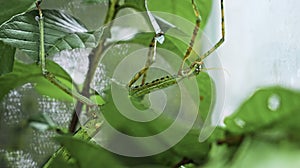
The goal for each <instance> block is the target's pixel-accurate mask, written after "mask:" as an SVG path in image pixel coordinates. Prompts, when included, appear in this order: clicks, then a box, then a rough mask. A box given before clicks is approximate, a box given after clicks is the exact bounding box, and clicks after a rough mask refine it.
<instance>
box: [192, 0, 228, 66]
mask: <svg viewBox="0 0 300 168" xmlns="http://www.w3.org/2000/svg"><path fill="white" fill-rule="evenodd" d="M221 31H222V37H221V39H220V40H219V41H218V42H217V43H216V44H215V45H214V46H213V47H212V48H211V49H210V50H208V51H207V52H206V53H204V54H203V55H202V56H200V58H198V59H197V60H196V61H197V62H199V61H202V60H203V59H205V58H206V57H208V56H209V55H210V54H211V53H212V52H214V51H215V50H216V49H217V48H219V47H220V45H221V44H222V43H223V42H224V41H225V19H224V7H223V0H221Z"/></svg>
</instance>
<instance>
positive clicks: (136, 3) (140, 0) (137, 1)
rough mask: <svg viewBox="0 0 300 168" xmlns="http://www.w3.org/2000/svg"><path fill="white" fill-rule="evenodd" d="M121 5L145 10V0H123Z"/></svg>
mask: <svg viewBox="0 0 300 168" xmlns="http://www.w3.org/2000/svg"><path fill="white" fill-rule="evenodd" d="M122 5H124V6H127V7H131V8H134V9H136V10H139V11H146V8H145V0H125V2H124V4H122Z"/></svg>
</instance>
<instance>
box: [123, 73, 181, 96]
mask: <svg viewBox="0 0 300 168" xmlns="http://www.w3.org/2000/svg"><path fill="white" fill-rule="evenodd" d="M178 80H180V78H179V77H178V76H165V77H162V78H160V79H156V80H153V81H151V82H147V83H145V84H141V85H139V86H132V87H131V88H130V89H129V95H130V96H134V97H140V96H143V95H145V94H148V93H151V92H153V91H155V90H159V89H163V88H166V87H169V86H171V85H174V84H176V83H177V81H178Z"/></svg>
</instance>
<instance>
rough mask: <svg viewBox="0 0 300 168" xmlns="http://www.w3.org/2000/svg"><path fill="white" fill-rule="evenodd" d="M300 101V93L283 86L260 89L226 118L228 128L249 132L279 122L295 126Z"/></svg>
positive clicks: (239, 131)
mask: <svg viewBox="0 0 300 168" xmlns="http://www.w3.org/2000/svg"><path fill="white" fill-rule="evenodd" d="M299 101H300V93H299V92H296V91H292V90H289V89H285V88H282V87H271V88H265V89H260V90H258V91H257V92H256V93H255V94H254V95H252V96H251V97H250V98H249V99H248V100H246V101H245V102H244V103H243V104H242V105H241V106H240V107H239V108H238V110H237V111H236V112H235V113H234V114H232V115H231V116H229V117H227V118H226V119H225V125H226V129H227V130H229V131H231V132H233V133H247V132H254V131H257V130H258V129H262V128H265V129H266V128H273V127H274V126H276V125H278V124H280V125H281V127H285V128H289V127H290V126H292V127H293V128H295V127H296V126H297V125H298V124H296V123H298V122H297V121H299V119H300V115H299V110H300V105H299ZM286 120H288V121H291V122H286ZM296 128H297V127H296ZM298 130H300V127H299V126H298ZM285 131H288V129H287V130H285Z"/></svg>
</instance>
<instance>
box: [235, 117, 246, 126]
mask: <svg viewBox="0 0 300 168" xmlns="http://www.w3.org/2000/svg"><path fill="white" fill-rule="evenodd" d="M234 122H235V123H236V125H238V126H239V127H241V128H243V127H245V125H246V122H245V121H244V120H242V119H240V118H236V119H234Z"/></svg>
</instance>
